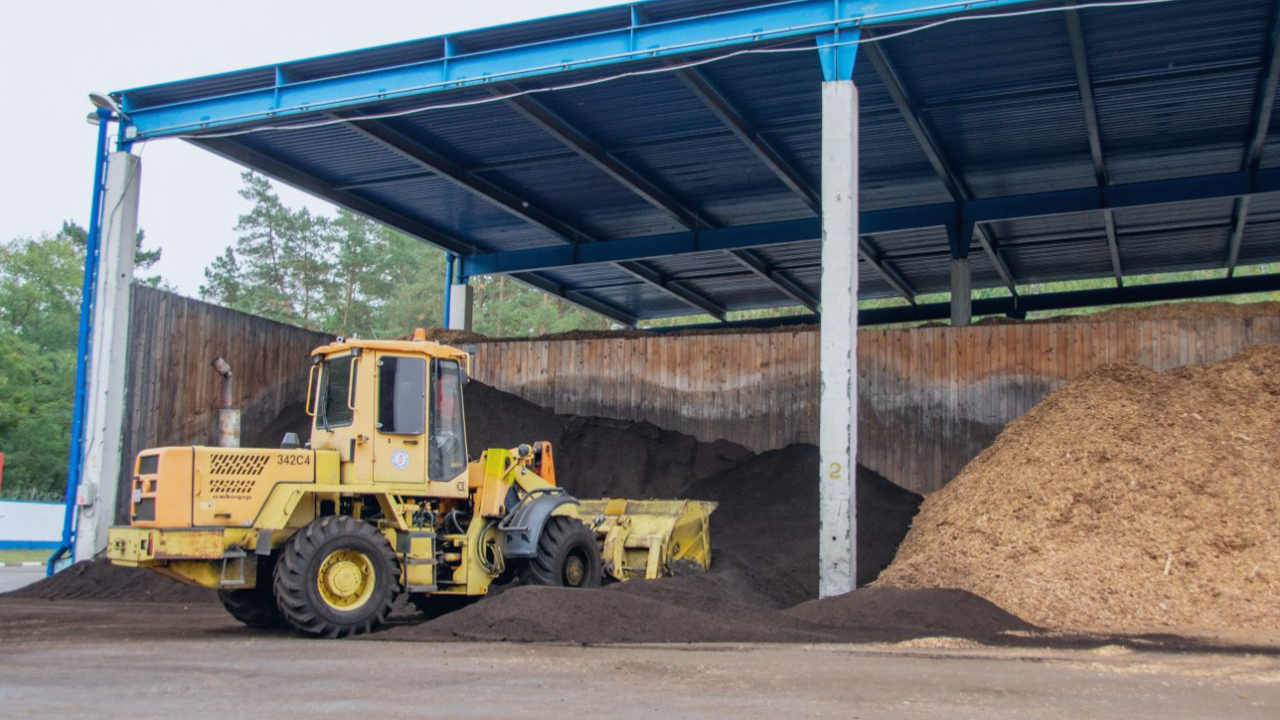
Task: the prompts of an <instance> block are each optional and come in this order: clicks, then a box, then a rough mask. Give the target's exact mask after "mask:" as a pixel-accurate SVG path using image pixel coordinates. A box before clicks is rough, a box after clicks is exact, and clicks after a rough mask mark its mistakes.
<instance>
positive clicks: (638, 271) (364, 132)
mask: <svg viewBox="0 0 1280 720" xmlns="http://www.w3.org/2000/svg"><path fill="white" fill-rule="evenodd" d="M334 117H338V118H341V119H342V120H345V121H347V122H345V123H344V124H345V125H346V126H347V127H349V128H351V129H352V130H354V131H355V132H357V133H359V134H360V135H361V136H363V137H365V138H367V139H369V140H372V141H373V142H375V143H377V144H378V145H380V146H381V147H383V148H386V149H388V150H391V151H392V152H395V153H396V154H397V155H400V156H401V157H403V158H405V159H407V160H409V161H410V162H413V163H415V164H417V165H419V166H420V167H422V168H423V169H425V170H429V171H431V172H432V173H434V174H435V175H437V176H438V177H440V178H443V179H445V180H448V181H449V182H451V183H453V184H455V185H457V186H458V187H460V188H462V189H464V190H466V191H468V192H470V193H472V194H473V195H475V196H477V197H479V198H481V199H484V200H487V201H489V202H491V203H493V204H494V205H497V206H498V207H500V208H502V209H503V210H505V211H507V212H509V213H511V214H512V215H514V216H515V217H517V218H519V219H521V220H523V221H525V222H527V223H530V224H532V225H536V226H538V227H540V228H542V229H544V230H546V231H547V232H550V233H552V234H553V235H556V236H557V237H559V238H561V239H562V240H564V241H565V242H567V243H569V244H576V243H582V242H596V240H595V238H593V237H592V236H590V235H588V234H587V233H585V232H583V231H581V230H579V229H578V228H576V227H574V226H572V225H571V224H569V223H568V222H565V221H564V220H561V219H560V218H558V217H556V216H555V215H553V214H551V213H549V212H546V211H544V210H542V209H541V208H538V207H537V206H534V205H533V204H531V203H530V202H529V201H527V200H525V199H523V198H519V197H516V196H515V195H512V194H511V193H509V192H507V191H506V190H503V189H502V188H500V187H498V186H497V185H494V184H493V183H491V182H488V181H487V180H484V179H482V178H480V177H478V176H477V175H476V174H475V173H472V172H471V171H469V170H467V169H466V168H464V167H462V166H461V165H460V164H458V163H456V162H454V161H452V160H450V159H449V158H447V157H445V156H444V155H443V154H441V153H440V152H438V151H437V150H435V149H433V148H429V147H427V146H426V145H424V144H422V143H421V142H419V141H418V140H415V139H413V138H410V137H408V136H406V135H404V134H403V133H400V132H398V131H396V130H394V129H392V128H390V127H388V126H387V125H385V124H383V123H380V122H378V121H376V120H371V119H369V120H366V119H361V117H360V116H359V115H351V114H341V115H335V116H334ZM619 267H621V268H622V269H623V270H626V271H627V272H628V273H630V274H631V275H633V276H634V277H636V278H638V279H639V280H641V281H642V282H645V283H649V284H650V285H653V286H654V287H657V288H660V289H661V290H663V291H664V292H667V293H669V294H671V295H673V296H675V297H677V298H679V299H680V300H682V301H684V302H685V303H687V304H688V305H690V306H691V307H693V308H694V309H696V310H698V311H700V312H706V313H708V314H711V315H712V316H713V317H715V318H716V319H719V320H723V319H724V317H725V311H724V309H723V308H721V307H720V306H719V305H717V304H715V303H714V302H712V301H711V300H709V299H708V298H705V297H703V296H702V295H700V294H699V293H696V292H694V291H692V290H689V289H688V288H684V287H681V286H679V285H676V284H674V283H672V282H671V281H669V280H668V279H667V278H665V277H663V275H662V273H660V272H658V271H656V270H654V269H652V268H650V267H648V266H646V265H644V264H642V263H629V264H627V266H625V267H624V266H623V265H621V264H620V265H619Z"/></svg>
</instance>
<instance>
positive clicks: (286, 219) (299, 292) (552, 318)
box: [200, 172, 607, 337]
mask: <svg viewBox="0 0 1280 720" xmlns="http://www.w3.org/2000/svg"><path fill="white" fill-rule="evenodd" d="M241 179H242V181H243V183H244V185H243V187H242V188H241V189H240V197H242V198H244V199H245V200H246V201H247V202H248V203H249V205H250V209H249V211H248V212H247V213H245V214H244V215H242V216H240V219H239V222H238V224H237V225H236V232H237V233H238V238H237V240H236V242H235V245H234V246H232V247H229V248H227V249H226V250H225V251H224V252H223V253H222V255H221V256H219V257H218V258H217V259H216V260H214V261H213V263H212V264H211V265H210V266H209V267H208V268H206V269H205V271H204V274H205V284H204V285H202V286H201V288H200V297H201V299H203V300H207V301H209V302H212V303H216V304H218V305H222V306H223V307H228V308H231V309H233V310H239V311H241V312H246V313H250V314H252V315H259V316H262V317H266V318H270V319H272V320H278V321H280V322H285V323H289V324H291V325H297V326H300V327H305V328H309V329H312V330H320V331H323V332H330V333H333V334H335V335H344V336H353V335H358V336H360V337H397V336H400V335H404V334H406V333H408V332H410V331H412V330H413V328H415V327H439V326H441V325H443V324H444V317H443V316H444V292H445V283H446V280H445V254H444V253H443V252H442V251H440V250H437V249H436V248H433V247H431V246H429V245H426V244H425V243H422V242H421V241H418V240H415V239H413V238H411V237H409V236H407V235H404V234H402V233H399V232H396V231H395V230H392V229H390V228H387V227H385V226H383V225H379V224H377V223H375V222H373V221H371V220H368V219H367V218H364V217H362V216H359V215H356V214H354V213H351V212H348V211H346V210H338V213H337V215H336V216H335V217H333V218H328V217H324V216H320V215H315V214H313V213H311V212H310V211H309V210H307V209H306V208H290V207H288V206H286V205H285V204H284V203H283V202H281V200H280V197H279V195H278V194H277V193H276V192H275V189H274V188H273V187H272V186H271V183H270V182H268V181H267V179H266V178H264V177H262V176H261V175H256V174H254V173H251V172H246V173H243V174H242V175H241ZM471 284H472V286H473V287H474V288H475V298H476V300H475V302H476V305H475V312H474V317H475V322H474V330H475V331H476V332H478V333H481V334H484V335H494V336H506V335H541V334H545V333H550V332H561V331H565V330H576V329H587V328H597V329H602V328H605V327H607V324H606V321H605V320H604V319H603V318H601V317H599V316H598V315H595V314H592V313H588V312H586V311H584V310H581V309H579V308H577V307H575V306H573V305H569V304H567V303H564V302H561V301H559V300H557V299H554V298H551V297H549V296H547V295H545V294H544V293H541V292H538V291H536V290H533V289H532V288H529V287H526V286H524V285H521V284H519V283H517V282H515V281H511V280H508V279H507V278H505V277H489V276H482V277H479V278H473V279H472V282H471Z"/></svg>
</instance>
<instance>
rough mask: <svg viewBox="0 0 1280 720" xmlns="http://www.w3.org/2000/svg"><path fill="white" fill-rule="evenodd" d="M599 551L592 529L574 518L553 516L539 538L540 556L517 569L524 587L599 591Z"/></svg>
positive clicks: (518, 576) (517, 575)
mask: <svg viewBox="0 0 1280 720" xmlns="http://www.w3.org/2000/svg"><path fill="white" fill-rule="evenodd" d="M600 565H601V563H600V550H599V548H597V547H596V540H595V537H594V536H593V535H592V534H591V529H590V528H588V527H587V526H586V525H584V524H582V522H580V521H578V520H575V519H573V518H571V517H564V516H561V515H553V516H552V517H550V518H548V519H547V524H546V525H545V526H543V528H542V537H540V538H538V555H537V557H535V558H533V559H532V560H527V561H525V562H522V563H520V565H519V566H517V567H516V579H517V580H519V581H520V583H521V584H523V585H551V586H554V587H572V588H598V587H600V581H601V578H602V576H603V573H602V571H601V567H600Z"/></svg>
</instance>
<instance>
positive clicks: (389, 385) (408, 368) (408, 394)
mask: <svg viewBox="0 0 1280 720" xmlns="http://www.w3.org/2000/svg"><path fill="white" fill-rule="evenodd" d="M426 376H427V363H426V361H425V360H424V359H423V358H416V357H400V356H395V355H390V356H383V357H382V358H380V359H379V360H378V430H379V431H380V432H383V433H386V434H388V435H421V434H422V432H423V430H424V429H425V428H424V427H423V425H424V419H425V418H424V416H425V415H426V405H427V394H426V379H427V377H426Z"/></svg>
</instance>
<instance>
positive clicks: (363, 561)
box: [275, 515, 400, 638]
mask: <svg viewBox="0 0 1280 720" xmlns="http://www.w3.org/2000/svg"><path fill="white" fill-rule="evenodd" d="M275 593H276V603H277V605H278V606H279V608H280V614H281V615H282V616H283V617H284V619H285V621H286V622H288V623H289V625H291V626H293V627H294V628H297V629H298V630H300V631H301V632H303V633H306V634H307V635H313V636H316V637H327V638H340V637H347V636H348V635H360V634H362V633H367V632H370V631H372V630H373V629H375V628H377V627H378V626H379V625H381V624H382V621H383V620H385V619H386V617H387V613H389V612H390V611H391V605H392V603H393V602H395V599H396V596H397V595H398V594H399V593H400V573H399V564H398V562H397V560H396V554H395V552H394V551H392V549H391V545H390V544H388V543H387V540H386V538H384V537H383V536H382V535H381V534H380V533H378V531H377V530H375V529H374V528H373V526H372V525H369V524H368V523H365V522H361V521H359V520H357V519H355V518H353V517H349V516H346V515H331V516H328V517H322V518H320V519H319V520H316V521H315V522H313V523H311V524H310V525H308V526H306V527H305V528H303V529H301V530H299V531H298V533H297V534H296V535H294V536H293V538H291V539H290V540H289V543H288V544H287V545H285V548H284V552H283V553H282V554H281V556H280V561H279V562H278V563H277V564H276V572H275Z"/></svg>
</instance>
